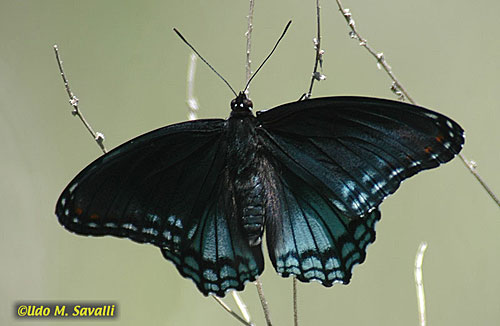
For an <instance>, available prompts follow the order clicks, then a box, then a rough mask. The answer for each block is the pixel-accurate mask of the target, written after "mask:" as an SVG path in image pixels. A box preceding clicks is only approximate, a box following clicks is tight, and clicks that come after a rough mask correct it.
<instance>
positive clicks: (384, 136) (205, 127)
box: [56, 93, 464, 296]
mask: <svg viewBox="0 0 500 326" xmlns="http://www.w3.org/2000/svg"><path fill="white" fill-rule="evenodd" d="M231 109H232V111H231V115H230V117H229V118H228V119H227V120H223V119H206V120H196V121H188V122H183V123H178V124H174V125H171V126H167V127H164V128H160V129H157V130H155V131H152V132H149V133H147V134H145V135H142V136H139V137H137V138H135V139H133V140H130V141H129V142H127V143H125V144H123V145H121V146H119V147H118V148H116V149H114V150H112V151H111V152H109V153H108V154H105V155H103V156H102V157H100V158H98V159H97V160H96V161H94V162H93V163H92V164H90V165H89V166H88V167H87V168H85V169H84V170H83V171H82V172H80V173H79V174H78V175H77V176H76V178H75V179H74V180H73V181H71V183H70V184H69V185H68V186H67V187H66V189H65V190H64V192H63V193H62V195H61V197H60V198H59V201H58V202H57V207H56V214H57V216H58V217H59V221H60V223H61V224H62V225H63V226H64V227H65V228H67V229H68V230H70V231H73V232H75V233H77V234H82V235H95V236H102V235H114V236H117V237H126V238H129V239H132V240H134V241H136V242H141V243H151V244H153V245H155V246H158V247H160V249H161V251H162V253H163V256H164V257H165V258H167V259H168V260H171V261H172V262H173V263H174V264H175V266H176V267H177V269H178V270H179V272H180V273H181V274H182V275H183V276H184V277H187V278H190V279H192V280H193V281H194V282H195V284H196V286H197V287H198V289H199V290H200V291H201V292H202V293H203V294H204V295H208V294H216V295H218V296H224V294H225V293H226V291H227V290H229V289H235V290H242V289H243V287H244V285H245V283H246V282H248V281H253V280H255V279H256V277H257V276H259V275H260V274H261V273H262V271H263V269H264V259H263V255H262V250H261V239H262V236H263V233H264V230H265V231H266V238H267V246H268V250H269V256H270V258H271V261H272V263H273V266H274V268H275V269H276V271H277V272H278V273H279V274H281V275H282V276H285V277H286V276H289V275H291V274H293V275H295V276H297V278H298V279H299V280H301V281H304V282H309V281H311V280H317V281H319V282H321V283H322V284H323V285H325V286H331V285H332V284H333V283H335V282H342V283H348V282H349V280H350V278H351V271H352V267H353V265H355V264H359V263H362V262H363V261H364V259H365V251H366V247H367V245H368V244H369V243H371V242H373V241H374V240H375V224H376V222H377V221H378V220H379V219H380V212H379V210H378V206H379V205H380V203H381V202H382V201H383V200H384V198H385V197H387V196H388V195H390V194H392V193H393V192H394V191H396V189H397V188H398V187H399V185H400V183H401V181H403V180H404V179H406V178H408V177H410V176H412V175H414V174H416V173H417V172H419V171H422V170H425V169H431V168H435V167H437V166H438V165H440V164H441V163H445V162H448V161H449V160H451V159H452V158H453V157H454V156H455V155H456V154H457V153H458V152H460V150H461V148H462V145H463V143H464V136H463V129H462V128H461V127H460V126H459V125H458V124H457V123H455V122H454V121H452V120H451V119H449V118H447V117H445V116H443V115H441V114H439V113H437V112H433V111H430V110H427V109H424V108H421V107H418V106H414V105H410V104H405V103H401V102H396V101H390V100H383V99H376V98H368V97H326V98H317V99H311V100H307V101H300V102H293V103H288V104H284V105H281V106H278V107H276V108H273V109H271V110H268V111H260V112H257V115H256V116H254V115H253V113H252V102H251V101H250V100H249V99H248V98H247V97H246V95H245V94H244V93H240V94H239V95H238V96H237V98H236V99H234V100H233V101H232V102H231Z"/></svg>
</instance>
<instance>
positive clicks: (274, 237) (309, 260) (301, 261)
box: [266, 160, 380, 286]
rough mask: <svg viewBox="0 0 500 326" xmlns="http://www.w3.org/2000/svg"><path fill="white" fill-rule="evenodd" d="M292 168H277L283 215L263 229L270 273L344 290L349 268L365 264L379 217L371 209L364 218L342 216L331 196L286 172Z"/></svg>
mask: <svg viewBox="0 0 500 326" xmlns="http://www.w3.org/2000/svg"><path fill="white" fill-rule="evenodd" d="M293 164H294V163H292V162H287V161H286V160H285V161H280V162H279V163H278V168H279V170H280V177H279V179H278V180H277V183H278V185H277V188H278V189H280V190H281V191H280V198H279V206H280V210H281V214H280V216H279V217H271V218H270V219H269V220H268V221H267V223H266V230H267V231H266V232H267V245H268V250H269V256H270V258H271V261H272V262H273V265H274V268H275V269H276V271H277V272H278V273H280V274H281V275H282V276H289V275H290V274H293V275H295V276H297V278H298V279H299V280H300V281H303V282H309V281H311V280H316V281H319V282H321V283H322V284H323V285H325V286H331V285H333V283H335V282H342V283H344V284H347V283H349V281H350V279H351V275H352V268H353V266H354V265H356V264H360V263H362V262H363V261H364V260H365V256H366V247H367V246H368V244H370V243H372V242H373V241H375V224H376V222H377V221H378V220H379V219H380V212H379V210H378V209H374V210H372V211H371V212H369V213H367V214H366V215H365V216H363V217H348V216H346V215H345V214H342V213H341V212H340V211H339V210H338V209H337V208H336V207H335V205H334V204H333V203H332V195H331V192H329V191H324V190H318V189H316V188H315V187H314V185H313V184H310V183H308V182H307V181H306V180H303V179H301V178H300V177H299V176H298V175H296V174H295V173H294V172H293V170H292V169H289V166H290V165H293Z"/></svg>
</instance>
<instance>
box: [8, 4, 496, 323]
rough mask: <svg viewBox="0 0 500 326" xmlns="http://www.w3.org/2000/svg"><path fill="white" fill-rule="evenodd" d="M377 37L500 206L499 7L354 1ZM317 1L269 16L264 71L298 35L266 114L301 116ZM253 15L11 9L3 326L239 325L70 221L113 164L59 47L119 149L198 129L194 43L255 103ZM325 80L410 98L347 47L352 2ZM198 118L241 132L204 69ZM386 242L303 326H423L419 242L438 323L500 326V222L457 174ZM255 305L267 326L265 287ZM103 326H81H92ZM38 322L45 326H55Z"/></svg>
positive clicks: (285, 318) (259, 55)
mask: <svg viewBox="0 0 500 326" xmlns="http://www.w3.org/2000/svg"><path fill="white" fill-rule="evenodd" d="M344 5H345V6H346V7H348V8H350V9H351V11H352V12H353V14H354V18H355V20H356V22H357V25H358V27H359V29H360V31H361V33H362V35H363V36H364V37H365V38H367V39H368V41H369V42H370V44H371V45H372V46H373V47H375V48H376V49H377V50H379V51H383V52H384V54H385V56H386V58H387V59H388V61H389V63H390V65H391V66H392V67H393V69H394V71H395V72H396V74H397V76H399V78H400V80H401V81H402V82H403V83H404V85H405V86H406V87H407V89H408V90H409V92H410V94H412V95H413V97H414V98H415V99H416V100H417V102H418V103H420V104H421V105H424V106H427V107H429V108H432V109H435V110H438V111H440V112H442V113H444V114H446V115H449V116H450V117H452V118H453V119H454V120H456V121H458V122H459V123H460V124H461V125H462V126H463V127H464V129H465V130H466V132H467V140H466V146H465V149H464V151H463V153H464V154H465V155H466V156H467V157H469V158H470V159H474V160H475V161H477V162H478V164H479V171H480V172H481V174H482V176H483V177H484V178H485V179H486V180H487V182H488V183H489V184H490V185H491V187H492V188H493V189H494V190H496V192H497V194H498V193H500V173H499V171H498V169H499V166H500V150H499V145H500V128H499V122H500V105H499V100H498V97H499V93H500V82H499V72H500V63H499V62H500V61H499V58H500V42H499V41H498V39H497V37H496V36H497V34H498V32H499V29H500V20H498V16H497V14H498V12H500V2H498V1H492V0H483V1H481V0H480V1H475V2H474V3H472V2H470V1H451V0H441V1H431V0H423V1H411V0H399V1H396V0H378V1H348V0H345V1H344ZM315 11H316V9H315V1H314V0H309V1H304V0H287V1H282V0H275V1H259V0H257V3H256V7H255V18H254V25H255V28H254V34H253V51H252V57H253V62H254V67H255V66H256V64H258V63H260V62H261V60H262V59H263V58H264V57H265V55H266V54H267V53H268V51H269V50H270V49H271V47H272V45H273V44H274V42H275V40H276V38H277V37H278V36H279V34H280V33H281V31H282V29H283V27H284V25H285V24H286V22H287V21H288V20H289V19H292V20H293V24H292V26H291V28H290V30H289V32H288V34H287V36H286V37H285V39H284V41H283V42H282V43H281V45H280V46H279V48H278V50H277V52H276V53H275V55H274V56H273V57H272V58H271V60H270V61H269V63H268V64H267V65H266V66H265V68H264V69H263V70H262V72H261V73H260V75H259V76H258V77H257V78H256V79H255V80H254V82H253V84H252V86H251V97H252V100H253V102H254V104H255V108H256V109H265V108H270V107H273V106H276V105H278V104H281V103H285V102H290V101H293V100H296V99H298V98H299V96H300V95H301V94H302V93H304V92H305V91H306V89H307V87H308V84H309V76H310V74H311V71H312V66H313V58H314V52H313V46H312V38H313V37H314V36H315ZM247 12H248V1H129V0H128V1H124V0H120V1H117V0H107V1H90V0H85V1H83V0H82V1H73V0H60V1H54V0H45V1H38V0H31V1H28V0H22V1H11V0H0V146H1V152H2V154H1V159H0V179H1V183H0V203H1V206H0V207H1V213H0V214H1V219H2V222H1V224H2V227H1V231H0V232H1V237H0V259H1V266H2V267H1V268H0V279H1V281H0V324H2V325H12V324H19V323H20V322H21V321H19V320H16V319H14V317H13V313H14V312H13V306H14V304H15V302H16V301H37V300H40V301H65V300H80V301H89V300H98V301H103V300H109V301H116V302H118V304H119V310H120V315H119V318H118V319H116V320H114V321H112V322H110V324H120V325H137V324H138V323H141V324H145V325H203V324H211V325H215V324H217V325H236V324H238V323H237V322H236V321H235V320H234V319H233V318H232V317H231V316H229V315H228V314H227V313H225V312H224V311H223V310H222V309H221V308H220V307H219V306H218V305H217V304H216V303H215V302H214V301H213V300H212V299H211V298H205V297H203V296H202V295H201V294H200V293H199V292H198V291H197V289H196V288H195V286H194V285H193V283H192V282H191V281H189V280H186V279H183V278H182V277H181V276H180V275H179V274H178V273H177V271H176V269H175V267H174V266H173V264H171V263H170V262H167V261H165V260H164V259H163V258H162V256H161V254H160V252H159V250H158V249H157V248H155V247H153V246H148V245H138V244H136V243H133V242H132V241H129V240H122V239H116V238H111V237H104V238H86V237H80V236H76V235H73V234H71V233H69V232H67V231H65V230H64V229H63V228H62V227H61V226H60V225H59V223H58V222H57V219H56V216H55V215H54V206H55V202H56V200H57V198H58V196H59V194H60V193H61V191H62V189H63V188H64V187H65V186H66V185H67V183H68V182H69V181H70V180H71V179H72V178H73V177H74V176H75V175H76V174H77V173H78V172H79V171H80V170H81V169H82V168H83V167H85V166H86V165H87V164H88V163H90V162H91V161H93V160H94V159H95V158H96V157H98V156H99V155H100V154H101V153H100V150H99V148H98V147H97V146H96V144H95V143H94V141H93V140H92V139H91V138H90V137H89V135H88V133H87V131H86V130H85V129H84V128H83V126H82V124H81V123H80V122H79V121H78V120H77V119H76V118H74V117H73V116H72V115H71V114H70V111H71V109H70V107H69V105H68V99H67V95H66V93H65V91H64V89H63V85H62V82H61V79H60V76H59V74H58V70H57V66H56V61H55V59H54V55H53V51H52V45H53V44H58V45H59V47H60V50H61V54H62V56H63V59H64V63H65V69H66V72H67V74H68V76H69V79H70V83H71V86H72V88H73V91H74V92H75V93H76V95H77V96H78V97H79V98H80V107H81V109H82V110H83V112H84V113H85V114H86V116H87V119H88V120H89V121H90V122H91V123H92V125H93V126H94V128H95V129H97V130H98V131H101V132H103V133H104V134H105V136H106V142H105V143H106V145H107V146H108V148H113V147H115V146H116V145H119V144H120V143H122V142H124V141H126V140H128V139H130V138H132V137H135V136H137V135H139V134H142V133H144V132H146V131H149V130H152V129H155V128H158V127H161V126H164V125H167V124H171V123H174V122H179V121H182V120H185V119H186V115H187V110H186V104H185V101H186V71H187V63H188V57H189V54H190V50H189V49H188V48H187V47H186V46H185V45H184V44H183V43H182V42H181V41H180V40H179V39H178V37H177V36H176V35H175V34H174V33H173V32H172V27H177V28H178V29H179V30H181V31H182V32H183V33H184V35H185V36H186V37H187V38H188V39H189V40H190V41H191V42H192V43H193V44H194V45H195V46H196V48H197V49H198V50H199V51H200V52H201V53H202V54H203V55H204V56H205V57H206V58H207V59H208V60H209V61H210V62H211V63H212V65H214V67H216V69H218V71H219V72H220V73H221V74H222V75H224V76H225V77H226V78H227V79H228V80H229V82H230V83H232V85H233V87H235V88H236V89H241V88H243V85H244V78H245V77H244V76H245V38H244V33H245V31H246V24H247V23H246V15H247ZM322 22H323V24H322V28H323V44H322V45H323V46H322V48H323V49H324V50H325V51H326V55H325V62H324V70H323V72H324V73H325V74H326V75H327V77H328V79H327V80H326V81H323V82H321V83H319V84H317V85H316V86H315V89H314V96H326V95H347V94H350V95H368V96H378V97H386V98H394V96H393V94H392V93H391V92H390V90H389V88H390V85H391V83H390V81H389V80H388V78H387V76H386V75H385V74H384V73H383V72H382V71H380V70H378V69H377V66H376V64H375V62H374V60H373V58H372V57H370V56H369V55H368V54H367V52H365V51H364V50H363V49H362V48H360V47H359V45H358V44H357V42H356V41H354V40H351V39H350V38H349V36H348V29H347V26H346V24H345V21H344V19H343V18H342V16H341V15H340V14H339V12H338V11H337V8H336V5H335V2H334V1H333V0H332V1H322ZM195 91H196V96H197V98H198V100H199V102H200V105H201V110H200V113H199V116H200V117H202V118H206V117H227V116H228V114H229V102H230V100H231V99H232V94H231V93H230V92H229V91H228V89H227V88H226V86H225V85H224V84H223V83H222V82H221V81H220V80H218V79H217V77H216V76H215V75H214V74H213V73H212V72H211V71H210V70H209V69H208V68H207V67H206V66H203V65H201V64H198V69H197V71H196V88H195ZM381 208H382V216H383V218H382V221H381V222H380V223H379V224H378V226H377V241H376V242H375V243H374V244H373V245H371V246H370V247H369V248H368V256H367V260H366V262H365V263H364V264H362V265H360V266H357V267H355V270H354V276H353V279H352V281H351V284H349V285H348V286H341V285H336V286H334V287H332V288H324V287H322V286H321V285H319V284H316V283H313V284H299V295H300V297H299V305H300V310H299V317H300V321H301V323H302V324H303V325H311V324H316V325H319V324H322V325H323V324H333V325H365V324H370V325H401V324H405V325H416V324H417V309H416V307H417V301H416V297H415V285H414V282H413V262H414V256H415V252H416V250H417V247H418V244H419V242H420V241H422V240H425V241H427V242H428V243H429V249H428V252H427V254H426V257H425V261H424V278H425V291H426V295H427V310H428V320H429V323H431V324H435V325H454V326H456V325H494V324H499V322H500V296H499V293H500V278H499V277H498V275H499V274H500V259H499V252H500V237H499V233H500V216H499V215H500V214H499V210H498V208H497V207H496V206H495V205H494V203H493V202H492V200H491V199H490V198H489V197H488V196H487V195H486V193H485V192H484V191H483V189H482V188H481V187H480V186H479V184H478V183H477V182H476V181H475V180H474V178H473V177H472V176H471V175H470V174H469V172H468V171H467V170H466V169H465V168H464V166H463V165H462V163H461V162H460V161H459V160H458V159H456V160H454V161H452V162H451V163H450V164H447V165H446V166H443V167H441V168H439V169H436V170H432V171H427V172H424V173H422V174H421V175H418V176H417V177H415V178H412V179H410V180H408V181H406V182H405V183H404V184H403V185H402V187H401V188H400V190H399V191H398V192H397V193H396V194H395V195H393V196H391V197H390V198H388V199H387V200H386V201H385V202H384V204H383V205H382V207H381ZM266 264H267V267H266V270H265V272H264V274H263V276H262V280H263V283H264V290H265V292H266V294H267V298H268V300H269V303H270V308H271V313H272V318H273V321H274V323H275V324H276V325H290V324H292V309H291V281H290V279H282V278H280V277H279V276H277V274H276V273H275V272H274V270H273V269H272V266H271V264H270V262H269V261H268V260H267V261H266ZM242 296H243V298H244V300H245V301H246V303H247V304H248V306H249V309H250V311H251V313H252V316H253V318H254V320H255V322H256V323H257V324H258V325H264V319H263V317H262V313H261V309H260V305H259V302H258V297H257V294H256V290H255V287H254V286H253V285H251V284H249V285H247V287H246V290H245V291H244V292H243V293H242ZM98 322H99V321H95V320H94V321H83V322H81V321H80V322H77V321H66V322H65V323H71V325H80V324H81V325H91V324H93V323H98ZM55 323H58V322H57V321H54V320H49V321H43V320H38V321H37V322H36V324H37V325H45V324H55Z"/></svg>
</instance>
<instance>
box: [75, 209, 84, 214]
mask: <svg viewBox="0 0 500 326" xmlns="http://www.w3.org/2000/svg"><path fill="white" fill-rule="evenodd" d="M82 213H83V210H82V209H81V208H80V207H75V214H76V215H82Z"/></svg>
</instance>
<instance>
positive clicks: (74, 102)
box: [54, 45, 107, 153]
mask: <svg viewBox="0 0 500 326" xmlns="http://www.w3.org/2000/svg"><path fill="white" fill-rule="evenodd" d="M54 53H55V55H56V60H57V65H58V66H59V72H60V73H61V77H62V80H63V82H64V87H65V89H66V92H67V93H68V96H69V104H71V106H72V107H73V111H71V114H73V115H74V116H77V117H78V118H80V120H81V121H82V123H83V125H84V126H85V128H87V130H88V131H89V133H90V134H91V135H92V137H93V138H94V140H95V141H96V143H97V145H99V147H100V148H101V150H102V151H103V153H107V150H106V147H105V146H104V135H103V134H102V133H100V132H95V131H94V129H93V128H92V126H91V125H90V124H89V123H88V122H87V120H86V119H85V117H84V116H83V113H82V111H81V110H80V108H79V107H78V98H77V97H76V96H75V94H73V92H72V91H71V88H70V87H69V82H68V79H67V78H66V74H65V73H64V69H63V63H62V60H61V57H60V56H59V48H58V47H57V45H54Z"/></svg>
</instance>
